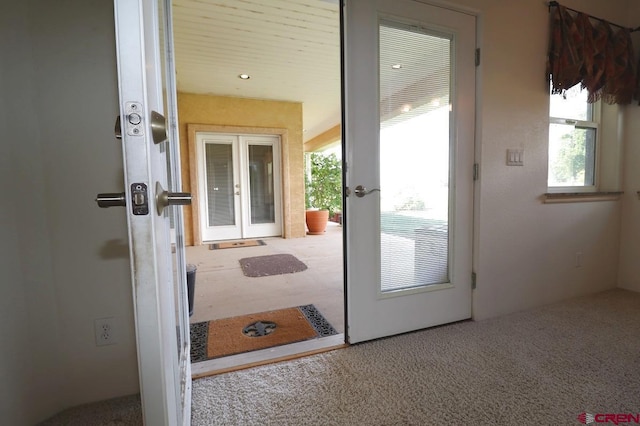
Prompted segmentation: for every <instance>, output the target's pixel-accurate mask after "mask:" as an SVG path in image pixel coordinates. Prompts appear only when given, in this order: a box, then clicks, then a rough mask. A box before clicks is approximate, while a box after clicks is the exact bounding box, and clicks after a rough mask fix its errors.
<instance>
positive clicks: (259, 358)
mask: <svg viewBox="0 0 640 426" xmlns="http://www.w3.org/2000/svg"><path fill="white" fill-rule="evenodd" d="M347 346H348V345H347V343H345V336H344V333H341V334H336V335H333V336H328V337H320V338H318V339H313V340H306V341H304V342H297V343H290V344H288V345H282V346H276V347H273V348H268V349H261V350H259V351H252V352H246V353H242V354H237V355H230V356H226V357H222V358H216V359H210V360H208V361H202V362H196V363H192V364H191V377H192V378H193V379H200V378H202V377H207V376H214V375H216V374H222V373H228V372H231V371H237V370H244V369H246V368H251V367H256V366H259V365H265V364H271V363H274V362H280V361H288V360H292V359H296V358H302V357H304V356H309V355H315V354H318V353H322V352H328V351H332V350H335V349H340V348H344V347H347Z"/></svg>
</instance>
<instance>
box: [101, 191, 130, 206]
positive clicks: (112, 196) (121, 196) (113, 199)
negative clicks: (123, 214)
mask: <svg viewBox="0 0 640 426" xmlns="http://www.w3.org/2000/svg"><path fill="white" fill-rule="evenodd" d="M96 203H98V207H102V208H107V207H125V206H126V205H127V199H126V198H125V193H124V192H105V193H102V194H98V196H97V197H96Z"/></svg>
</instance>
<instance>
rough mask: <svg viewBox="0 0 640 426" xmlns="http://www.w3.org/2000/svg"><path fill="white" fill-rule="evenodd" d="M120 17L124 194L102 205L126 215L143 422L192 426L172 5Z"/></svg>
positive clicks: (149, 1) (149, 5) (145, 2)
mask: <svg viewBox="0 0 640 426" xmlns="http://www.w3.org/2000/svg"><path fill="white" fill-rule="evenodd" d="M114 13H115V16H114V19H115V34H116V55H117V62H118V89H119V99H120V114H119V124H120V128H121V135H122V147H123V158H124V180H125V192H124V193H123V194H122V196H121V197H114V198H111V199H109V197H106V199H105V197H100V196H99V197H98V200H99V201H102V202H103V203H106V204H107V205H104V204H102V206H103V207H105V206H111V205H124V206H125V208H126V209H127V223H128V228H129V247H130V258H131V274H132V281H133V300H134V312H135V328H136V346H137V352H138V370H139V380H140V393H141V399H142V408H143V416H144V422H145V424H148V425H187V426H188V425H189V424H190V418H191V417H190V416H191V369H190V367H191V364H190V357H189V318H188V309H187V297H186V283H185V281H186V272H185V258H184V237H183V220H182V211H181V207H179V206H172V205H171V204H184V203H185V202H186V201H187V200H188V198H189V195H188V194H183V193H178V192H177V191H179V190H180V189H179V188H180V168H179V164H180V152H179V144H178V139H177V137H178V131H177V108H176V100H175V99H176V97H175V94H176V90H175V78H174V77H175V69H174V65H173V62H172V58H173V54H172V52H171V51H172V31H171V25H170V23H171V0H114ZM163 59H164V61H163ZM165 116H166V117H167V119H166V120H165V118H164V117H165ZM168 166H169V167H168ZM107 195H108V194H107ZM111 195H113V194H111ZM118 202H119V203H120V204H118ZM170 216H171V219H170ZM171 221H172V222H173V224H174V226H173V230H174V231H175V255H174V256H172V244H171V233H170V228H171V224H170V222H171Z"/></svg>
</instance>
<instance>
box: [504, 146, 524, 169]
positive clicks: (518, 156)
mask: <svg viewBox="0 0 640 426" xmlns="http://www.w3.org/2000/svg"><path fill="white" fill-rule="evenodd" d="M507 166H524V149H507Z"/></svg>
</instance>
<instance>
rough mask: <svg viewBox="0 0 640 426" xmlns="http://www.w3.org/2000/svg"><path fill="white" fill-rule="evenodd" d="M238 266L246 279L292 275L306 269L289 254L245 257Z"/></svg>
mask: <svg viewBox="0 0 640 426" xmlns="http://www.w3.org/2000/svg"><path fill="white" fill-rule="evenodd" d="M240 266H241V267H242V272H243V273H244V275H245V276H247V277H267V276H269V275H281V274H293V273H294V272H301V271H304V270H306V269H307V265H305V264H304V263H302V262H301V261H300V260H298V258H297V257H295V256H293V255H291V254H270V255H267V256H255V257H245V258H244V259H240Z"/></svg>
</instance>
